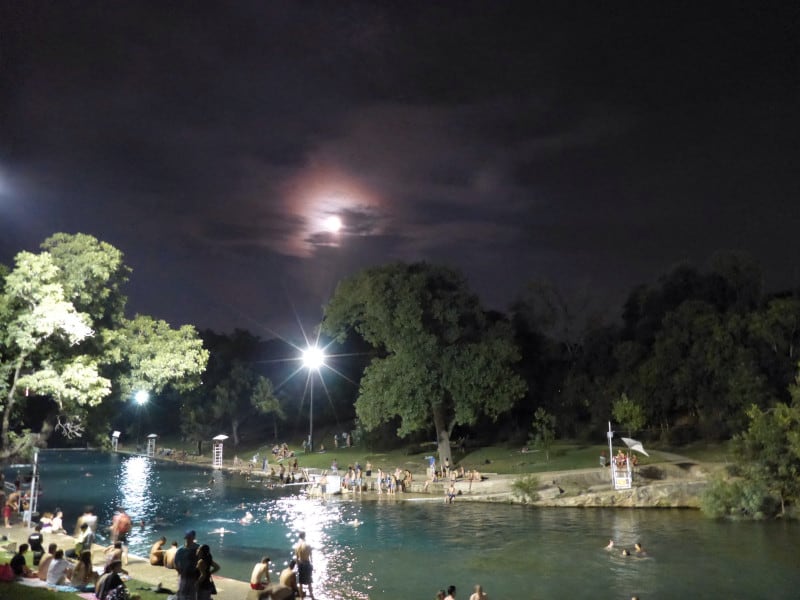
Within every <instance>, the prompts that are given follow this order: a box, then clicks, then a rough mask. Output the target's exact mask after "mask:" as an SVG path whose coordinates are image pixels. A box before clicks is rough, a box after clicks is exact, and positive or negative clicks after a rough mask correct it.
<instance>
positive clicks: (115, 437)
mask: <svg viewBox="0 0 800 600" xmlns="http://www.w3.org/2000/svg"><path fill="white" fill-rule="evenodd" d="M119 436H120V432H119V431H115V432H113V433H112V434H111V451H112V452H116V451H117V448H118V447H119Z"/></svg>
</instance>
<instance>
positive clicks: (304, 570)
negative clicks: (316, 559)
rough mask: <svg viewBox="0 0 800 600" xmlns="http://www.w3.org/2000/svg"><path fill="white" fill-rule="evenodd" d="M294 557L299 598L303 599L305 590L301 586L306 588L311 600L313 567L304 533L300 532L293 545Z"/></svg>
mask: <svg viewBox="0 0 800 600" xmlns="http://www.w3.org/2000/svg"><path fill="white" fill-rule="evenodd" d="M294 555H295V558H297V575H298V577H297V581H298V584H299V585H298V586H297V587H298V588H299V590H300V597H301V598H304V597H305V590H304V587H303V586H308V596H309V597H310V598H311V599H312V600H313V598H314V591H313V590H312V589H311V573H312V571H313V567H312V566H311V546H309V545H308V543H307V542H306V532H305V531H301V532H300V540H299V541H298V542H297V544H295V547H294Z"/></svg>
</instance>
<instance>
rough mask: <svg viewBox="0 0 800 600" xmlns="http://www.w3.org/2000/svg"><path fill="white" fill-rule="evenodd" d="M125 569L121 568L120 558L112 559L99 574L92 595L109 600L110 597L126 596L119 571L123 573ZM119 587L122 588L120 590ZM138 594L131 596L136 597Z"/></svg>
mask: <svg viewBox="0 0 800 600" xmlns="http://www.w3.org/2000/svg"><path fill="white" fill-rule="evenodd" d="M124 572H125V570H124V569H123V568H122V561H121V560H114V561H112V562H111V563H109V565H108V566H107V567H106V570H105V573H103V574H102V575H101V576H100V579H98V580H97V585H95V588H94V595H95V596H97V598H98V600H111V598H115V597H119V598H127V597H128V595H127V588H125V584H124V583H123V581H122V577H121V576H120V573H124ZM120 588H122V589H124V590H125V591H122V590H121V589H120ZM138 597H139V596H138V595H136V596H132V597H131V600H133V598H138Z"/></svg>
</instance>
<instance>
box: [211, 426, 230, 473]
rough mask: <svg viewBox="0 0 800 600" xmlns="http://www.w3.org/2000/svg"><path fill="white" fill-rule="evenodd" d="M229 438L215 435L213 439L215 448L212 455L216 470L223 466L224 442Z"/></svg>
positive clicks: (212, 462)
mask: <svg viewBox="0 0 800 600" xmlns="http://www.w3.org/2000/svg"><path fill="white" fill-rule="evenodd" d="M227 439H228V436H227V435H224V434H219V435H215V436H214V438H213V441H214V447H213V450H212V455H211V464H212V466H213V467H214V468H215V469H219V468H220V467H221V466H222V442H223V441H225V440H227Z"/></svg>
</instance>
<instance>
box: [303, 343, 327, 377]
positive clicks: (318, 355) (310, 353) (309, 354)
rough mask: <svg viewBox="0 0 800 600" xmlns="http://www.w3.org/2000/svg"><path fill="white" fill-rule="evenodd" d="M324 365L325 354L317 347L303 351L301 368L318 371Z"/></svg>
mask: <svg viewBox="0 0 800 600" xmlns="http://www.w3.org/2000/svg"><path fill="white" fill-rule="evenodd" d="M324 364H325V353H324V352H323V351H322V349H320V348H318V347H317V346H313V347H310V348H306V349H305V350H303V366H304V367H306V368H307V369H313V370H315V371H316V370H318V369H319V368H320V367H321V366H322V365H324Z"/></svg>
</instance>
